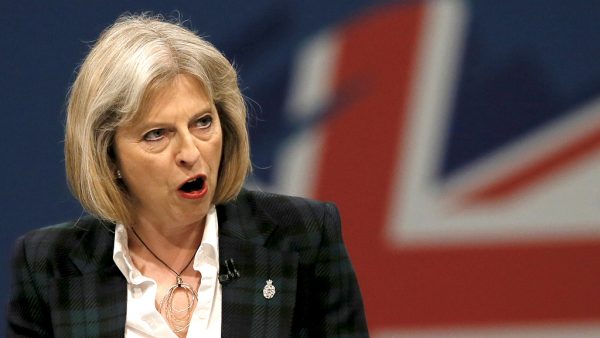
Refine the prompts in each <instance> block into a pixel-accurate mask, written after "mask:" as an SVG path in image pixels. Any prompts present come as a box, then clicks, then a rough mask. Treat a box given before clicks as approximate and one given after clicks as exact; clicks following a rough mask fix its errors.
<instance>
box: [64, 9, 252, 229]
mask: <svg viewBox="0 0 600 338" xmlns="http://www.w3.org/2000/svg"><path fill="white" fill-rule="evenodd" d="M178 74H190V75H192V76H194V77H196V78H197V79H198V80H199V81H200V82H201V83H202V85H203V87H204V89H205V91H206V93H207V95H208V97H209V98H210V99H211V100H212V101H213V102H214V104H215V106H216V108H217V111H218V113H219V118H220V120H221V128H222V131H223V151H222V158H221V165H220V169H219V175H218V181H217V189H216V191H215V196H214V200H213V203H215V204H219V203H224V202H227V201H229V200H231V199H233V198H235V197H236V196H237V194H238V193H239V191H240V190H241V188H242V185H243V183H244V179H245V178H246V175H247V174H248V172H249V171H250V150H249V144H248V132H247V130H246V105H245V103H244V99H243V97H242V94H241V92H240V89H239V87H238V82H237V80H238V79H237V73H236V71H235V69H234V68H233V66H232V65H231V64H230V63H229V61H227V59H226V58H225V57H224V56H223V54H221V53H220V52H219V51H218V50H217V49H216V48H215V47H214V46H213V45H212V44H210V43H209V42H208V41H206V40H204V39H202V38H200V37H199V36H197V35H196V34H194V33H193V32H192V31H190V30H188V29H187V28H185V27H183V25H182V24H181V23H180V22H179V21H176V22H167V21H165V19H164V18H162V17H161V16H149V15H147V14H142V15H128V16H121V17H120V18H119V19H117V21H116V22H115V23H114V24H113V25H112V26H110V27H108V28H107V29H106V30H105V31H104V32H103V33H102V34H101V35H100V38H99V39H98V41H97V42H96V44H95V45H94V47H93V48H92V49H91V51H90V53H89V54H88V56H87V57H86V58H85V60H84V62H83V64H82V65H81V67H80V69H79V72H78V74H77V78H76V80H75V82H74V83H73V86H72V87H71V90H70V92H69V99H68V107H67V121H66V127H65V162H66V164H65V166H66V173H67V180H68V183H69V187H70V189H71V191H72V193H73V195H74V196H75V197H76V198H77V199H78V200H79V201H80V202H81V204H82V205H83V207H84V208H86V209H87V210H88V211H89V212H90V213H92V214H95V215H97V216H99V217H101V218H103V219H107V220H110V221H113V222H122V223H124V224H131V223H132V222H133V215H132V214H131V210H133V209H132V208H131V199H130V196H129V195H128V193H127V189H125V187H124V186H123V185H122V183H121V182H120V181H118V180H117V179H116V178H115V171H116V166H115V157H114V153H113V150H112V146H113V142H114V136H115V131H116V129H117V127H119V126H122V125H124V124H126V123H129V122H132V121H135V119H136V118H138V117H139V116H138V115H139V112H140V110H142V108H143V104H144V102H146V101H147V99H148V96H149V95H150V93H151V92H152V91H153V90H154V89H156V88H158V87H160V86H161V85H162V84H165V83H167V82H168V81H169V80H172V79H173V78H174V77H175V76H176V75H178Z"/></svg>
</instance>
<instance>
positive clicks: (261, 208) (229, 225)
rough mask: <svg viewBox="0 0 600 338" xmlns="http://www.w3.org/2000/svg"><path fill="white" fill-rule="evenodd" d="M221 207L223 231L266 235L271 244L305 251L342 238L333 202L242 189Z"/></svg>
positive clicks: (246, 235) (258, 239)
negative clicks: (232, 199)
mask: <svg viewBox="0 0 600 338" xmlns="http://www.w3.org/2000/svg"><path fill="white" fill-rule="evenodd" d="M217 210H218V211H219V223H220V226H221V225H222V226H223V228H222V229H220V231H222V233H227V234H233V235H234V236H236V237H240V238H246V239H250V240H253V241H256V242H263V241H264V238H265V236H266V238H267V239H266V242H264V243H265V244H266V246H267V247H271V248H278V249H282V250H284V249H286V248H287V249H290V250H293V251H300V252H303V251H305V250H309V251H311V250H314V249H315V248H317V247H320V246H321V245H323V244H324V243H325V242H330V241H334V242H335V241H341V222H340V216H339V213H338V210H337V208H336V206H335V204H333V203H331V202H321V201H317V200H314V199H308V198H303V197H296V196H286V195H280V194H273V193H268V192H262V191H250V190H242V192H241V193H240V194H239V195H238V197H237V198H236V199H235V200H234V201H231V202H229V203H226V204H224V205H221V206H219V208H218V209H217ZM221 221H223V223H221ZM261 238H263V239H261Z"/></svg>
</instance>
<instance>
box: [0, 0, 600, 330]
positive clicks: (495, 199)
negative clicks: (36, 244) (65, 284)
mask: <svg viewBox="0 0 600 338" xmlns="http://www.w3.org/2000/svg"><path fill="white" fill-rule="evenodd" d="M167 6H169V7H167ZM0 7H2V8H3V9H4V10H3V11H2V12H3V13H5V14H7V15H6V16H5V17H3V19H2V20H3V27H5V29H4V31H3V32H4V34H2V33H0V44H1V45H3V46H6V47H7V48H6V49H5V50H3V57H2V58H0V62H3V66H2V69H3V72H4V73H3V74H4V75H5V76H3V77H2V79H0V85H1V87H0V89H1V92H3V93H5V94H8V95H5V97H3V100H2V101H3V103H2V107H3V109H4V110H3V112H6V114H4V113H3V114H0V119H2V120H3V123H2V125H3V126H5V129H6V131H5V132H4V133H2V137H3V139H2V143H3V149H2V151H3V153H4V154H3V156H2V158H3V159H5V165H3V166H0V170H2V174H1V175H0V176H1V177H7V178H10V179H8V180H7V179H5V181H3V189H2V192H1V194H2V195H1V196H0V197H2V200H1V201H2V203H0V204H1V205H2V207H0V208H2V213H3V214H2V219H3V222H6V223H5V224H6V225H8V226H3V231H4V237H5V238H4V239H3V240H1V242H3V243H2V244H3V245H1V247H3V248H5V249H4V250H5V251H4V252H3V256H4V257H8V256H9V248H10V247H11V246H12V243H13V241H14V238H16V236H17V235H19V234H22V233H23V232H25V231H26V230H28V229H31V228H34V227H39V226H43V225H47V224H52V223H58V222H60V221H64V220H65V219H69V218H76V217H78V216H79V214H80V209H79V207H78V206H77V204H76V203H75V202H74V201H73V200H72V199H71V198H70V197H69V193H68V191H67V189H66V187H65V183H64V182H65V180H64V174H63V162H62V161H61V160H60V159H61V158H62V153H61V147H62V144H61V142H60V140H61V138H62V120H61V119H62V118H63V117H62V116H61V115H60V112H61V111H63V110H64V97H65V93H66V90H67V86H68V84H69V82H70V81H71V80H72V78H73V76H72V70H73V68H75V66H76V65H77V63H78V62H79V60H80V59H81V57H83V55H85V53H86V52H87V48H86V46H85V43H82V41H83V42H90V41H93V40H94V39H95V38H96V37H97V36H98V34H99V32H100V31H101V29H102V28H103V27H106V26H107V25H108V24H109V23H111V22H113V21H114V19H115V18H116V17H117V16H118V15H119V14H121V13H123V12H125V11H130V12H140V11H144V10H153V11H154V12H159V13H160V12H162V13H164V14H166V15H167V16H168V15H169V13H170V11H171V10H172V9H179V10H180V11H181V16H182V17H183V18H184V19H187V18H189V19H190V20H191V26H192V27H193V28H195V29H197V30H198V31H199V32H200V33H201V34H202V35H205V36H207V37H208V38H209V40H211V41H212V42H214V43H215V45H216V46H218V47H219V48H221V49H223V50H224V51H225V54H226V55H227V56H228V57H229V58H230V59H232V60H233V61H234V62H235V63H236V65H237V67H238V69H239V71H240V75H241V80H242V82H241V84H242V88H243V91H244V93H245V94H246V95H247V96H248V97H249V104H250V107H251V109H250V110H251V112H252V118H251V119H250V132H251V140H252V158H253V163H254V172H253V175H252V177H251V178H250V180H249V181H248V183H247V185H248V187H250V188H255V189H264V190H271V191H279V192H285V193H288V194H295V195H303V196H309V197H315V198H318V199H323V200H331V201H334V202H336V203H337V205H338V206H339V208H340V211H341V214H342V219H343V231H344V237H345V241H346V243H347V246H348V249H349V251H350V255H351V258H352V260H353V263H354V265H355V268H356V271H357V274H358V278H359V282H360V286H361V288H362V292H363V296H364V300H365V305H366V310H367V317H368V321H369V326H370V330H371V332H372V334H373V336H376V337H377V336H380V337H390V336H408V337H451V336H452V337H499V336H511V337H512V336H516V337H587V336H591V337H594V336H600V3H598V2H596V1H590V0H571V1H562V0H543V1H542V0H503V1H499V0H498V1H481V0H480V1H476V0H430V1H425V0H422V1H416V0H415V1H368V0H352V1H323V0H289V1H278V0H256V1H252V2H248V1H242V0H222V1H214V2H213V1H206V2H189V1H184V2H181V3H179V4H175V3H170V2H169V4H166V3H165V2H163V1H157V0H156V1H155V0H146V1H144V2H143V4H142V3H141V2H140V3H136V1H134V0H130V1H123V2H118V3H115V4H112V5H111V6H108V5H107V4H106V3H105V2H98V3H96V2H89V3H88V2H85V4H84V3H82V4H78V3H74V2H66V1H56V2H52V4H50V3H43V2H40V3H38V4H34V3H33V2H27V1H24V2H14V3H10V4H9V2H5V3H2V4H0ZM6 33H8V34H6ZM69 75H71V77H70V78H69ZM7 136H8V137H7ZM32 192H33V193H32ZM0 263H1V265H2V266H3V267H4V271H8V268H7V267H6V265H7V259H5V260H2V261H1V262H0ZM7 283H8V282H7V281H3V284H2V285H0V291H1V290H3V291H2V292H0V301H1V302H2V303H5V302H6V298H2V297H6V295H7V294H8V290H7V289H8V286H7ZM2 325H4V324H3V323H0V328H1V327H2Z"/></svg>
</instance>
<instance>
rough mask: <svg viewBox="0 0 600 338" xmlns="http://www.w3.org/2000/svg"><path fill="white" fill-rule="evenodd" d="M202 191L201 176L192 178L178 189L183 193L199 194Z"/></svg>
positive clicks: (202, 181) (202, 179) (202, 180)
mask: <svg viewBox="0 0 600 338" xmlns="http://www.w3.org/2000/svg"><path fill="white" fill-rule="evenodd" d="M202 189H204V177H202V176H199V177H196V178H192V179H191V180H189V181H187V182H185V183H184V184H182V185H181V187H179V190H180V191H183V192H185V193H194V192H199V191H201V190H202Z"/></svg>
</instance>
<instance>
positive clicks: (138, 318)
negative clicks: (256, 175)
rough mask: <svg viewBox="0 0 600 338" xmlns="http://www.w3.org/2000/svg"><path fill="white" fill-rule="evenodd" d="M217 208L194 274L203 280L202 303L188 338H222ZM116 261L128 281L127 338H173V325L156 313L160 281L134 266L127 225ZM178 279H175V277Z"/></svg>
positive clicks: (119, 230)
mask: <svg viewBox="0 0 600 338" xmlns="http://www.w3.org/2000/svg"><path fill="white" fill-rule="evenodd" d="M218 224H219V222H218V220H217V211H216V209H215V207H214V206H212V207H211V208H210V210H209V211H208V214H207V215H206V225H205V227H204V234H203V236H202V243H201V244H200V247H199V248H198V251H196V256H195V257H194V270H196V271H199V272H200V274H201V276H202V280H201V281H200V287H199V289H198V303H197V304H196V308H195V310H194V313H193V315H192V320H191V323H190V326H189V328H188V333H187V336H188V337H221V300H222V299H221V284H220V283H219V282H218V277H217V276H218V270H219V235H218ZM113 260H114V261H115V264H116V265H117V267H118V268H119V270H121V272H122V273H123V275H124V276H125V278H126V279H127V319H126V322H125V337H133V338H140V337H145V338H147V337H173V338H177V336H176V335H175V334H174V333H173V331H171V328H170V327H169V324H168V323H167V322H166V320H165V319H164V318H163V317H162V316H161V315H160V313H159V312H158V310H157V309H156V305H155V304H156V303H155V299H156V288H157V284H156V281H155V280H153V279H152V278H148V277H146V276H144V275H142V274H141V273H140V271H139V270H138V269H137V268H136V267H135V265H133V261H132V260H131V256H130V254H129V247H128V246H127V230H126V229H125V226H124V225H123V224H117V226H116V229H115V246H114V251H113ZM173 279H175V276H173Z"/></svg>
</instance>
